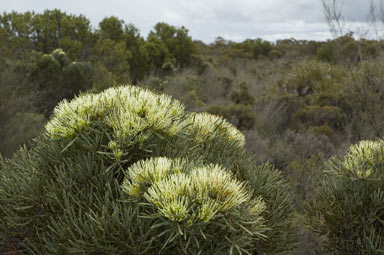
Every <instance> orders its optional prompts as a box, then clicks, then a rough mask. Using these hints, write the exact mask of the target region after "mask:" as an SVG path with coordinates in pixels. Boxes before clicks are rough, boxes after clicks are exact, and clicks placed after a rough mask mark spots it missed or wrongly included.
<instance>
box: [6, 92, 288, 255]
mask: <svg viewBox="0 0 384 255" xmlns="http://www.w3.org/2000/svg"><path fill="white" fill-rule="evenodd" d="M244 144H245V139H244V135H243V134H242V133H241V132H239V131H238V130H237V129H236V128H235V127H234V126H233V125H231V124H230V123H229V122H227V121H226V120H224V119H223V118H221V117H217V116H214V115H210V114H206V113H189V112H187V111H185V110H184V106H183V105H182V104H181V103H180V102H179V101H177V100H174V99H172V98H170V97H168V96H166V95H157V94H155V93H153V92H151V91H149V90H146V89H142V88H139V87H135V86H119V87H114V88H109V89H107V90H105V91H104V92H101V93H99V94H82V95H80V96H78V97H76V98H74V99H73V100H71V101H67V100H64V101H63V102H61V103H60V104H59V105H58V106H57V107H56V108H55V110H54V113H53V115H52V117H51V119H50V120H49V122H48V123H47V124H46V126H45V132H44V134H42V135H41V136H40V137H38V138H37V139H36V140H35V141H34V143H33V144H32V146H31V148H30V149H26V148H22V149H20V151H18V152H17V153H16V154H15V155H14V156H13V157H12V158H10V159H7V160H3V161H0V208H1V209H0V249H1V248H2V247H1V246H7V245H10V244H12V246H14V247H16V248H19V249H21V250H26V251H27V252H28V253H29V254H153V255H155V254H171V255H172V254H202V255H203V254H286V253H288V252H289V251H290V250H291V249H292V248H293V241H294V239H293V238H292V232H293V229H292V221H291V212H292V201H291V199H290V197H289V195H288V194H287V192H286V191H285V188H286V184H285V183H284V181H282V179H281V175H280V173H279V172H278V171H277V170H275V169H273V167H272V166H271V165H269V164H263V165H260V166H255V164H254V162H253V161H252V158H251V157H250V156H249V155H248V154H247V152H246V151H245V149H244ZM2 240H5V241H2Z"/></svg>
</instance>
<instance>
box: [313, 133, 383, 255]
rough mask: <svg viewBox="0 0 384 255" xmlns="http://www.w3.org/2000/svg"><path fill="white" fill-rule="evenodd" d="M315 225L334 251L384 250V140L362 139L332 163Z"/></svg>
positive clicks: (327, 245) (377, 252) (316, 211)
mask: <svg viewBox="0 0 384 255" xmlns="http://www.w3.org/2000/svg"><path fill="white" fill-rule="evenodd" d="M328 166H329V168H328V171H327V172H326V174H327V177H326V178H325V179H324V180H323V181H322V183H321V188H320V191H319V194H318V198H317V200H316V201H317V202H316V203H315V204H314V205H313V207H312V209H313V215H312V216H313V218H312V219H313V223H314V224H313V227H314V229H315V230H316V231H318V232H319V233H320V234H321V235H324V236H325V237H327V239H326V247H327V248H328V249H329V250H330V251H332V252H333V253H334V254H381V253H382V252H383V249H384V210H383V208H384V171H383V169H384V141H383V140H376V141H361V142H360V143H359V144H357V145H352V146H351V147H350V148H349V151H348V153H347V155H346V156H345V157H344V158H342V159H336V158H333V159H331V160H330V162H329V164H328Z"/></svg>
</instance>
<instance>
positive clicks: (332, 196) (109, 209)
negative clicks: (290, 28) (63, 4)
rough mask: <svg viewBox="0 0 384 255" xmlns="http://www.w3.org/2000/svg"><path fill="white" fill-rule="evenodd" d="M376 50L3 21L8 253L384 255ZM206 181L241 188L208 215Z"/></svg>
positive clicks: (57, 21)
mask: <svg viewBox="0 0 384 255" xmlns="http://www.w3.org/2000/svg"><path fill="white" fill-rule="evenodd" d="M383 46H384V45H383V42H382V40H367V39H356V38H355V37H354V36H353V34H351V33H347V34H341V35H339V36H338V37H337V38H336V39H334V40H329V41H326V42H316V41H298V40H295V39H288V40H278V41H276V42H274V43H272V42H268V41H264V40H262V39H254V40H245V41H243V42H238V43H237V42H231V41H226V40H225V39H223V38H220V37H219V38H217V39H216V41H215V42H214V43H212V44H209V45H207V44H205V43H203V42H201V41H194V40H192V38H191V37H190V36H189V35H188V30H187V29H186V28H184V27H174V26H171V25H168V24H166V23H158V24H156V25H155V26H154V28H153V30H152V31H151V32H150V34H149V35H148V36H147V38H144V37H142V36H141V35H140V33H139V31H138V29H137V28H136V27H135V26H134V25H132V24H125V22H124V21H122V20H120V19H118V18H117V17H107V18H105V19H104V20H102V21H101V22H100V24H99V26H98V27H97V28H96V29H94V28H92V27H91V26H90V22H89V20H88V19H87V18H86V17H84V16H81V15H80V16H76V15H70V14H66V13H64V12H62V11H60V10H51V11H45V12H44V13H41V14H38V13H32V12H26V13H16V12H12V13H3V14H2V15H0V52H1V54H0V87H1V89H0V100H1V105H0V117H1V119H2V120H3V121H2V122H1V123H0V153H1V154H2V155H3V157H5V159H4V160H3V161H2V163H1V167H0V169H1V172H0V178H1V183H0V204H1V211H0V215H1V219H0V226H1V229H2V230H1V231H0V236H1V239H2V240H5V241H3V243H1V242H0V247H1V246H2V247H1V248H2V249H11V248H12V249H14V250H28V251H29V252H35V253H37V254H39V253H41V252H42V251H44V253H45V254H47V253H51V254H60V253H64V254H66V253H84V252H88V253H90V254H95V253H97V252H101V253H111V254H115V253H117V252H120V251H123V252H126V253H127V254H140V252H143V253H145V252H148V254H150V253H153V254H155V253H156V252H158V251H162V252H163V253H164V254H169V252H175V254H182V253H186V254H191V252H192V253H194V252H195V251H197V250H199V249H200V250H204V251H207V252H208V253H207V254H215V253H218V254H222V251H223V250H226V251H227V250H231V251H233V252H234V253H235V254H236V253H240V252H243V253H244V254H247V252H249V253H250V254H265V253H266V254H276V253H279V252H281V253H284V252H285V253H294V254H310V253H314V252H316V251H317V252H320V253H323V254H326V253H329V254H380V252H382V250H383V242H384V241H383V239H382V237H383V229H384V223H383V222H384V218H383V217H384V214H383V206H384V205H383V203H384V196H383V186H382V183H383V176H384V175H383V172H382V157H384V155H383V148H382V147H383V142H382V140H377V139H376V138H380V137H383V135H384V112H383V111H382V108H383V106H384V105H383V98H384V89H383V84H384V66H383V60H384V59H383V56H384V55H383V53H384V48H383ZM119 84H135V85H136V86H135V87H131V86H130V87H117V85H119ZM111 87H113V88H111ZM105 89H107V90H105ZM146 89H149V90H146ZM102 91H104V92H102ZM150 91H155V92H156V93H153V92H150ZM80 93H88V94H82V95H81V96H79V97H75V96H76V95H79V94H80ZM89 93H94V94H89ZM159 94H160V95H159ZM161 94H167V95H171V96H172V97H173V98H175V99H177V100H179V101H180V102H182V103H179V101H177V100H173V99H170V98H169V97H167V96H162V95H161ZM148 98H149V99H148ZM128 99H129V100H128ZM63 100H64V101H63ZM59 102H61V103H59ZM56 105H58V106H57V107H56V108H55V110H54V107H55V106H56ZM184 107H185V110H184ZM191 112H209V113H211V114H215V115H219V116H222V117H223V118H224V119H225V120H226V121H224V119H221V118H218V117H213V116H211V115H208V114H203V113H198V114H193V113H191ZM52 113H53V115H52ZM51 116H52V117H51ZM229 123H232V124H229ZM231 125H234V126H235V127H236V128H237V129H238V130H240V131H241V132H242V133H244V135H245V145H244V146H243V142H244V141H243V136H242V134H241V133H240V132H238V131H237V130H236V129H235V128H234V127H232V126H231ZM34 137H37V138H36V139H35V140H34V141H32V142H31V139H32V138H34ZM362 140H371V141H372V142H369V141H364V142H360V141H362ZM22 144H26V145H25V147H23V148H21V149H19V150H18V148H19V146H20V145H22ZM353 144H357V145H353ZM351 145H352V146H351ZM244 148H246V150H247V152H246V151H245V150H244ZM348 148H349V149H348ZM16 151H17V152H16ZM15 152H16V153H15ZM13 153H15V154H13ZM12 154H13V156H12ZM267 162H269V163H267ZM275 168H276V169H279V170H280V172H279V171H277V170H274V169H275ZM153 169H158V171H157V172H156V174H157V173H163V175H162V176H156V175H155V173H152V172H151V171H154V170H153ZM280 173H281V175H282V176H283V178H284V179H285V182H286V183H285V182H284V181H282V180H281V178H280V177H281V176H280ZM138 175H140V176H143V178H142V179H138V178H137V176H138ZM145 176H146V177H145ZM204 176H205V177H206V178H207V179H208V180H211V181H212V182H214V180H216V179H220V180H221V179H223V180H225V182H217V183H206V182H205V181H204V180H202V178H203V177H204ZM147 177H148V178H147ZM146 178H147V179H146ZM134 180H137V182H136V181H134ZM204 185H206V186H204ZM215 185H218V186H217V189H218V190H221V191H222V192H224V191H225V192H227V191H228V192H229V187H230V192H233V193H230V192H229V193H228V194H231V195H228V196H223V197H221V198H220V199H223V201H221V203H223V204H225V203H228V207H225V208H224V206H221V207H217V208H216V210H215V211H214V212H213V211H209V210H207V208H208V207H209V208H215V207H214V206H216V205H217V203H216V204H215V198H212V197H211V198H210V199H211V200H209V199H208V198H207V197H204V194H206V193H204V192H206V191H207V190H206V189H208V187H216V186H215ZM181 187H183V189H182V190H181ZM168 189H170V190H171V193H174V194H175V195H174V196H167V195H166V194H167V192H169V190H168ZM234 190H236V191H234ZM203 191H204V192H203ZM226 194H227V193H226ZM288 194H291V196H292V197H293V199H292V200H291V199H290V195H288ZM235 198H236V199H235ZM199 199H200V200H199ZM233 199H235V200H236V203H233V202H234V201H233ZM208 200H209V201H210V202H207V203H208V204H209V203H212V206H208V204H205V202H206V201H208ZM197 201H204V202H197ZM213 204H215V205H213ZM210 205H211V204H210ZM172 206H178V208H179V209H180V208H182V209H180V210H178V211H175V210H173V209H172V208H173V207H172ZM292 206H293V207H294V208H293V214H294V217H293V218H292V217H291V216H292V214H291V210H292ZM227 209H228V210H227ZM252 210H255V211H252ZM176 212H177V213H176ZM187 215H188V216H187ZM112 216H113V217H112ZM31 219H33V220H31ZM132 222H135V224H132ZM138 222H139V223H138ZM247 222H248V223H249V224H250V225H247V224H248V223H247ZM244 224H245V225H244ZM77 226H78V227H77ZM218 226H220V227H218ZM218 233H219V234H218ZM224 236H227V237H228V238H224ZM294 236H296V238H297V241H298V242H297V243H296V246H297V248H296V249H295V250H293V251H291V249H292V248H293V241H294V239H295V237H294ZM202 247H204V248H202ZM203 254H204V253H203Z"/></svg>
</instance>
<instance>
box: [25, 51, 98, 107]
mask: <svg viewBox="0 0 384 255" xmlns="http://www.w3.org/2000/svg"><path fill="white" fill-rule="evenodd" d="M33 61H34V62H35V63H33V62H32V65H34V66H35V67H34V72H33V73H32V75H31V79H32V80H33V81H34V82H36V83H37V86H38V89H39V90H41V91H42V97H43V98H42V100H44V112H45V113H47V112H48V113H50V112H51V111H52V109H53V107H54V106H55V105H56V104H57V103H58V102H59V101H60V100H62V99H64V98H72V97H73V95H75V94H78V93H79V92H80V91H86V90H88V89H90V88H91V87H92V84H93V72H92V66H91V64H89V63H86V62H75V61H74V62H71V60H70V59H69V58H68V56H67V55H66V53H65V52H64V51H63V50H62V49H56V50H54V51H53V52H52V53H51V54H43V55H40V56H37V59H36V60H33Z"/></svg>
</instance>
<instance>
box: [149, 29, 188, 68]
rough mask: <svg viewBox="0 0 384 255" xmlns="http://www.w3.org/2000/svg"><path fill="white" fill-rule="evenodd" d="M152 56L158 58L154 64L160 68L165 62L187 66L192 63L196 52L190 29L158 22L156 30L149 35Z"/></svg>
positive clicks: (150, 54)
mask: <svg viewBox="0 0 384 255" xmlns="http://www.w3.org/2000/svg"><path fill="white" fill-rule="evenodd" d="M147 41H148V46H147V47H149V56H150V58H151V59H152V58H155V59H156V60H155V61H154V62H153V64H154V65H155V66H156V67H157V68H159V67H163V65H164V64H165V63H173V64H175V65H176V66H178V67H179V66H180V67H183V66H187V65H189V64H190V63H191V60H192V54H194V52H195V47H194V45H193V42H192V39H191V37H189V36H188V29H186V28H185V27H181V28H176V27H174V26H170V25H168V24H166V23H157V24H156V25H155V27H154V31H151V32H150V33H149V35H148V39H147Z"/></svg>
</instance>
